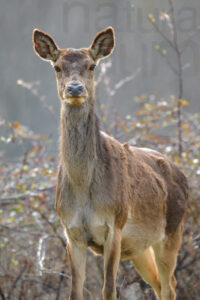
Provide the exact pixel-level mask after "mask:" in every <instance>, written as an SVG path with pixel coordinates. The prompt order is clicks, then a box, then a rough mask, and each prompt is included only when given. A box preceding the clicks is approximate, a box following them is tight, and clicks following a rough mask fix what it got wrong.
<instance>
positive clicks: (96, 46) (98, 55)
mask: <svg viewBox="0 0 200 300" xmlns="http://www.w3.org/2000/svg"><path fill="white" fill-rule="evenodd" d="M114 47H115V32H114V29H113V28H112V27H107V28H105V29H104V30H102V31H100V32H99V33H97V34H96V36H95V37H94V40H93V42H92V44H91V46H90V48H89V49H90V52H91V55H92V57H93V59H94V60H95V61H97V60H99V59H102V58H104V57H107V56H109V55H110V54H111V53H112V51H113V49H114Z"/></svg>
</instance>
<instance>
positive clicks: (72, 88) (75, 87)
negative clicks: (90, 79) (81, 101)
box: [66, 83, 84, 96]
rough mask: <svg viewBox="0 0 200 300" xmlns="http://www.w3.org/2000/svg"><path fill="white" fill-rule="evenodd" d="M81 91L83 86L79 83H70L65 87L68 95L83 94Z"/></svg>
mask: <svg viewBox="0 0 200 300" xmlns="http://www.w3.org/2000/svg"><path fill="white" fill-rule="evenodd" d="M83 91H84V87H83V86H82V84H79V83H73V84H70V85H68V87H67V89H66V92H67V95H68V96H80V95H81V94H83Z"/></svg>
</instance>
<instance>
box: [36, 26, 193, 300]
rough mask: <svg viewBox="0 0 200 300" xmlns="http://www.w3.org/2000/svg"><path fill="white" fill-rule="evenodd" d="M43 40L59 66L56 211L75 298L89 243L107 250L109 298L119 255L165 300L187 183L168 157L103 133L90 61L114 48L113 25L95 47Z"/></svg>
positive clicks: (40, 36)
mask: <svg viewBox="0 0 200 300" xmlns="http://www.w3.org/2000/svg"><path fill="white" fill-rule="evenodd" d="M40 41H42V42H41V47H42V51H41V52H38V49H39V48H37V47H35V50H36V52H37V54H38V55H41V57H42V58H44V57H45V59H49V60H51V62H52V64H53V66H54V67H55V66H56V67H58V68H56V70H57V73H56V78H57V87H58V95H59V97H60V100H61V128H60V129H61V137H60V157H61V161H60V166H59V171H58V177H57V192H56V210H57V213H58V215H59V217H60V220H61V222H62V224H63V226H64V229H65V232H66V236H67V241H68V253H69V263H70V265H71V273H72V283H71V293H70V299H71V300H82V297H83V295H82V289H83V283H84V278H85V250H86V248H87V247H90V248H91V249H92V250H93V251H94V252H96V253H97V254H102V255H104V288H103V299H104V300H108V299H109V300H115V299H116V289H115V281H116V273H117V268H118V264H119V260H120V257H121V259H131V260H132V261H133V263H134V264H135V266H136V269H137V270H138V272H139V273H140V274H141V276H142V277H143V278H144V280H146V281H147V282H148V283H149V284H151V285H152V287H153V288H154V290H155V293H156V295H157V297H158V299H160V300H161V299H162V300H174V299H175V277H174V269H175V265H176V259H177V255H178V250H179V247H180V244H181V237H182V228H183V218H184V213H185V210H186V200H187V197H188V185H187V180H186V178H185V176H184V175H183V173H182V172H181V171H180V170H179V169H178V168H177V167H176V166H175V165H174V164H173V163H171V162H170V161H169V160H168V159H167V158H166V157H165V156H163V155H162V154H160V153H158V152H156V151H153V150H150V149H146V150H145V149H140V148H136V147H130V146H129V145H128V144H124V145H122V144H120V143H119V142H118V141H116V140H115V139H114V138H112V137H110V136H108V135H105V134H104V133H102V132H100V131H99V127H98V121H97V117H96V114H95V99H94V86H93V83H94V75H93V72H92V68H91V67H90V66H91V64H94V63H95V64H96V63H98V61H99V60H100V59H101V58H103V57H105V56H108V55H109V54H110V53H111V52H112V49H113V47H114V43H115V38H114V31H113V29H112V28H111V27H109V28H107V29H105V30H103V31H101V32H100V33H98V34H97V35H96V36H95V38H94V40H93V42H92V44H91V46H90V47H89V48H88V49H86V48H84V49H80V50H76V49H66V50H64V49H59V48H58V47H57V46H56V43H55V42H54V41H53V39H52V38H51V37H50V36H49V35H47V34H46V33H44V32H41V31H38V30H35V31H34V35H33V42H34V44H35V43H36V44H38V43H40ZM49 47H50V48H49ZM45 49H46V51H47V54H46V53H44V52H45ZM57 53H59V55H58V57H57V59H56V60H55V57H56V55H57ZM74 83H76V84H77V83H78V84H81V85H82V86H83V92H82V95H81V96H80V97H81V99H83V101H80V102H77V101H74V104H75V103H76V105H69V103H71V102H69V99H68V98H69V96H68V94H67V92H66V87H68V86H69V85H70V84H74ZM77 99H80V98H76V99H75V100H77ZM70 101H71V98H70ZM82 102H83V104H80V105H77V103H78V104H79V103H82ZM72 103H73V102H72Z"/></svg>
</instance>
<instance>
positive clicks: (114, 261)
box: [103, 228, 121, 300]
mask: <svg viewBox="0 0 200 300" xmlns="http://www.w3.org/2000/svg"><path fill="white" fill-rule="evenodd" d="M120 253H121V230H120V229H116V228H115V229H114V230H110V231H109V233H108V237H107V240H106V243H105V245H104V286H103V300H116V276H117V270H118V266H119V261H120Z"/></svg>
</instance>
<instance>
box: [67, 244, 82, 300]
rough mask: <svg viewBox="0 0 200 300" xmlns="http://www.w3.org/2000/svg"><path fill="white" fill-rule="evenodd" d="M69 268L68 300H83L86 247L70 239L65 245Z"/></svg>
mask: <svg viewBox="0 0 200 300" xmlns="http://www.w3.org/2000/svg"><path fill="white" fill-rule="evenodd" d="M67 252H68V258H69V264H70V269H71V288H70V296H69V300H83V284H84V280H85V265H86V249H85V247H79V246H77V245H76V244H75V243H73V242H72V241H69V243H68V245H67Z"/></svg>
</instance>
